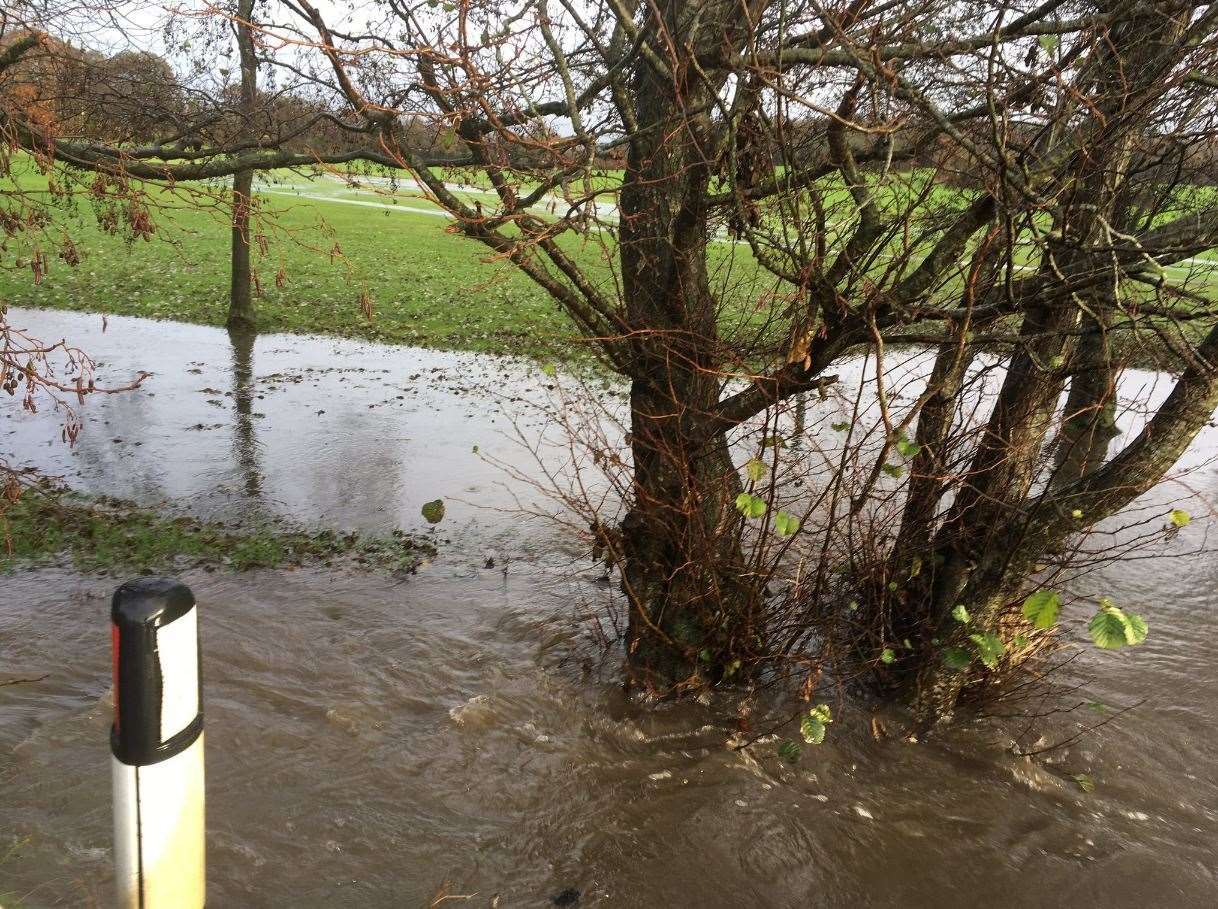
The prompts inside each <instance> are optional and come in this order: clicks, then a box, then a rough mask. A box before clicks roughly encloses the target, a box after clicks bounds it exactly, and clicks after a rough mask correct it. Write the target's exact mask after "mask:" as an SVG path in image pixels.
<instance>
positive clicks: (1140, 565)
mask: <svg viewBox="0 0 1218 909" xmlns="http://www.w3.org/2000/svg"><path fill="white" fill-rule="evenodd" d="M10 317H11V318H12V320H13V321H14V322H15V323H16V324H19V325H24V326H26V327H29V328H30V329H32V330H33V331H34V332H36V333H37V334H39V335H41V336H42V337H44V338H56V337H59V336H67V337H69V338H70V339H72V340H74V341H76V342H77V343H79V344H80V345H81V346H82V347H84V348H85V349H87V350H89V351H90V352H91V353H93V354H95V355H96V356H97V357H98V358H99V359H100V360H101V361H102V362H103V366H102V368H101V373H102V374H104V376H105V377H106V378H108V379H110V380H112V381H117V380H119V379H121V378H122V377H123V376H125V375H127V374H128V373H130V372H131V371H132V370H134V369H136V368H140V369H148V370H150V371H152V372H153V373H154V375H153V376H152V378H151V379H150V380H149V381H148V382H147V383H146V385H145V387H144V389H143V390H141V391H139V392H137V393H134V394H130V395H121V396H115V397H111V398H94V399H92V400H91V401H90V402H89V404H88V406H87V408H86V415H87V424H86V429H85V432H84V434H83V436H82V438H81V440H80V442H79V443H78V444H77V446H76V448H75V449H74V450H73V451H72V452H69V451H68V450H67V449H65V448H64V447H63V446H62V445H61V444H59V442H58V431H57V427H56V423H55V420H54V417H53V415H49V414H43V415H39V416H37V417H33V418H31V417H28V416H14V415H10V414H11V413H12V411H11V409H10V410H7V411H5V413H4V414H2V415H0V453H3V454H4V455H5V456H7V457H10V458H11V459H14V460H17V461H21V462H25V463H29V464H33V465H37V466H39V467H41V468H43V469H45V470H50V471H52V472H57V473H61V474H63V475H65V477H66V478H67V479H68V480H69V482H71V483H72V484H73V485H76V486H78V487H80V488H84V489H89V490H92V491H95V492H107V493H110V494H114V495H118V496H122V497H126V498H132V499H136V500H138V501H141V502H145V503H149V504H157V503H162V502H164V503H167V507H170V508H177V509H184V510H187V511H189V512H191V513H194V514H198V515H201V516H207V517H214V518H219V519H225V520H227V519H232V518H238V517H240V518H243V519H247V520H248V519H251V518H252V519H258V518H260V517H270V516H286V517H291V518H293V519H295V520H299V521H303V522H306V523H311V524H320V525H327V526H337V527H350V528H361V529H377V530H383V529H386V528H389V527H396V526H400V527H403V528H405V529H415V530H421V529H423V528H422V527H420V525H421V524H422V523H423V522H422V519H421V518H420V517H419V506H420V505H421V504H422V503H423V502H425V501H428V500H429V499H433V498H436V497H438V496H442V497H444V498H445V499H446V501H447V502H448V516H447V517H446V519H445V522H444V523H443V524H442V525H441V527H442V528H443V529H442V531H440V533H439V536H440V537H441V539H442V540H447V541H448V542H447V543H446V544H445V545H443V546H442V547H441V554H440V556H439V557H438V558H437V559H436V560H435V561H434V562H432V563H431V564H429V565H427V566H426V567H424V568H423V569H422V570H421V571H420V572H419V573H418V574H417V575H415V576H411V577H406V578H403V577H392V576H385V575H369V574H361V573H357V572H354V571H350V570H346V569H343V570H337V571H325V570H320V569H301V570H296V571H260V572H252V573H248V574H243V575H235V574H231V573H227V572H225V571H222V570H221V571H215V572H208V571H202V570H198V569H192V570H188V571H186V572H184V574H183V579H184V580H185V581H186V582H187V583H188V584H190V585H191V587H192V588H193V589H194V591H195V593H196V596H197V597H198V599H199V601H200V603H201V615H202V619H201V620H202V623H203V624H202V629H203V647H204V660H205V673H206V710H207V724H208V725H207V729H208V733H207V746H208V754H207V772H208V824H209V832H208V839H209V854H208V861H209V867H208V878H209V888H210V889H209V895H210V899H209V905H211V906H216V907H228V906H234V907H256V906H377V907H379V906H386V907H388V906H425V905H428V904H429V903H431V901H432V900H433V898H435V896H436V895H437V894H438V893H440V892H442V891H443V888H445V887H447V891H446V892H447V893H449V894H452V895H462V896H470V895H472V896H470V898H469V899H454V900H449V901H447V902H445V903H440V905H472V906H486V905H488V904H490V903H491V901H492V899H493V898H494V896H495V895H496V894H498V895H499V896H500V902H499V905H501V906H544V905H549V904H551V900H552V899H553V897H555V896H556V895H558V894H560V893H564V892H566V894H567V896H568V897H569V896H570V892H571V891H578V893H579V905H584V906H593V905H604V906H648V907H650V906H680V907H686V906H688V907H719V906H767V907H768V906H775V907H780V906H781V907H785V906H791V907H795V906H809V905H811V906H843V907H846V906H851V907H853V906H897V905H900V906H923V905H925V906H976V905H995V906H1047V905H1072V906H1120V907H1124V906H1129V907H1135V906H1136V907H1141V906H1159V905H1179V906H1209V905H1214V904H1215V902H1218V880H1216V879H1215V875H1216V873H1218V867H1216V864H1218V863H1216V859H1215V847H1216V845H1218V758H1216V757H1215V749H1216V748H1218V669H1216V668H1215V667H1216V666H1218V636H1216V635H1214V634H1213V633H1212V631H1211V629H1212V628H1213V623H1214V621H1215V618H1214V617H1215V614H1216V608H1218V563H1216V562H1215V560H1214V559H1213V557H1212V555H1209V554H1207V555H1202V556H1194V557H1188V558H1183V557H1179V553H1181V552H1184V551H1187V550H1190V549H1197V548H1199V547H1201V546H1202V544H1203V543H1204V540H1205V535H1206V532H1207V526H1206V525H1207V522H1206V521H1204V520H1202V519H1201V518H1200V517H1198V518H1197V519H1196V520H1195V521H1194V522H1193V524H1192V525H1190V527H1189V528H1187V529H1186V530H1185V532H1184V533H1183V534H1181V537H1180V539H1178V540H1176V541H1175V542H1174V543H1172V544H1170V545H1169V546H1168V547H1166V548H1163V549H1161V550H1159V551H1161V553H1162V556H1161V557H1159V558H1155V559H1146V560H1138V561H1130V562H1126V563H1124V564H1121V565H1116V566H1111V567H1109V568H1108V569H1106V570H1105V571H1104V572H1103V573H1102V574H1101V575H1100V576H1097V577H1093V578H1092V579H1090V580H1089V581H1088V583H1090V584H1093V585H1095V587H1096V589H1102V590H1103V591H1105V592H1107V593H1109V594H1110V595H1112V596H1114V598H1116V599H1117V600H1118V601H1120V602H1122V603H1128V604H1130V605H1133V604H1137V605H1138V606H1139V607H1140V609H1139V611H1144V612H1145V613H1147V614H1148V617H1149V618H1150V619H1151V627H1152V634H1151V637H1150V639H1149V640H1148V641H1147V643H1146V644H1145V645H1144V646H1142V647H1140V648H1137V649H1136V650H1131V651H1130V652H1128V653H1120V654H1116V655H1102V656H1100V655H1094V654H1093V653H1092V652H1090V651H1084V653H1083V654H1082V656H1081V657H1080V658H1079V660H1077V661H1076V664H1075V666H1074V668H1073V670H1072V672H1073V675H1072V678H1076V679H1077V682H1078V683H1079V684H1082V685H1083V688H1082V689H1080V691H1079V692H1078V694H1077V696H1075V697H1074V698H1073V701H1093V700H1097V701H1103V702H1105V703H1110V704H1114V705H1127V704H1131V703H1134V702H1137V701H1138V700H1140V699H1142V698H1145V699H1146V701H1145V703H1144V704H1142V705H1141V706H1140V707H1138V708H1137V709H1136V710H1134V711H1132V712H1130V713H1129V714H1126V715H1125V716H1123V717H1122V718H1121V719H1120V720H1119V721H1117V722H1114V723H1111V724H1109V725H1107V726H1105V727H1103V728H1102V729H1100V730H1099V731H1098V732H1096V733H1095V734H1093V735H1091V736H1088V737H1086V738H1084V739H1082V740H1081V741H1079V742H1078V743H1075V744H1072V745H1069V746H1066V747H1064V748H1060V749H1056V750H1053V751H1051V752H1049V753H1047V754H1045V755H1044V756H1042V757H1038V758H1034V759H1033V758H1026V757H1017V756H1015V755H1014V754H1013V753H1012V752H1011V750H1010V748H1009V745H1010V741H1011V738H1012V737H1013V736H1015V735H1019V734H1020V733H1021V731H1022V729H1023V726H1024V723H1023V722H1019V723H1016V722H1015V721H1010V720H1007V721H998V720H990V721H985V722H980V721H978V722H974V723H972V724H969V725H965V726H963V727H961V728H958V729H956V730H953V731H952V732H951V733H950V734H949V735H946V736H944V737H941V738H938V739H936V740H932V741H931V742H929V743H924V744H921V745H909V744H906V743H905V742H903V741H901V740H900V738H899V737H895V736H894V737H889V738H884V739H881V740H878V741H877V740H876V739H874V738H873V737H872V735H871V732H870V723H869V711H867V710H865V709H864V708H863V707H862V706H861V705H852V704H850V703H844V704H841V705H840V706H839V708H838V711H837V713H838V722H837V723H835V724H834V727H833V734H832V735H831V736H830V738H829V740H828V742H827V743H826V744H825V745H823V746H821V747H820V748H816V749H805V753H804V757H803V759H802V761H801V762H800V764H799V765H797V766H795V767H791V766H787V765H785V764H783V763H781V762H780V761H778V760H777V759H776V757H775V755H774V747H773V745H772V744H770V745H768V746H767V745H764V744H762V745H758V746H756V747H753V748H750V749H747V750H745V751H737V750H733V749H731V748H729V747H727V746H726V742H727V740H728V739H729V737H730V735H731V733H732V730H733V729H734V727H735V719H734V713H733V704H732V703H731V702H730V701H729V699H728V698H727V696H726V695H725V696H720V697H719V698H718V699H717V700H714V701H712V702H711V703H709V704H681V705H678V706H675V707H668V708H666V709H661V710H656V711H644V710H641V709H640V708H638V707H637V706H635V705H633V704H630V703H627V702H625V701H623V699H622V698H621V697H620V694H619V692H618V689H617V688H616V687H615V686H614V685H613V684H612V679H611V673H609V672H605V673H601V672H598V671H596V669H595V668H592V669H591V670H590V669H589V667H588V666H586V665H580V664H579V661H578V660H577V661H564V660H563V659H562V658H561V655H562V654H564V653H567V652H569V651H570V647H569V646H568V645H569V644H570V641H569V638H568V636H569V635H570V634H571V632H570V631H569V630H568V629H569V627H570V626H569V624H568V623H565V622H564V621H563V620H562V619H563V616H564V614H565V613H566V612H567V611H568V610H569V609H571V608H573V607H574V606H576V605H578V604H580V603H586V602H589V601H593V600H595V599H596V598H597V597H600V596H604V595H605V594H604V590H605V589H604V588H603V587H600V586H598V584H597V578H596V575H597V572H596V571H594V570H593V569H592V567H591V566H589V565H588V564H587V563H586V562H581V561H579V559H578V553H574V552H570V551H568V550H567V548H566V542H565V540H564V535H563V534H562V532H561V531H560V530H558V529H556V528H554V527H553V526H551V525H547V524H544V523H538V522H526V521H522V520H521V519H520V517H519V515H518V514H517V513H515V512H514V511H513V510H512V509H513V508H514V507H515V506H516V504H517V500H518V497H521V498H522V499H523V501H524V502H525V503H526V504H529V503H535V504H538V505H539V507H541V508H543V509H544V508H545V507H548V506H546V505H545V504H544V502H542V501H541V500H540V499H539V498H537V497H536V494H535V493H534V491H533V490H532V489H530V488H528V487H527V486H524V485H523V484H520V483H518V482H513V481H509V479H508V477H507V476H506V475H505V474H504V472H503V470H502V469H501V468H499V467H496V466H494V465H493V464H489V463H487V461H486V460H485V459H484V457H482V456H485V455H490V456H491V457H492V458H498V459H501V460H505V461H508V462H509V463H511V464H514V465H516V466H517V467H518V468H520V469H521V470H523V471H526V472H527V470H528V469H529V467H530V463H531V462H530V460H529V458H528V457H526V456H524V454H523V452H522V450H521V449H520V448H519V446H517V445H515V444H514V443H512V442H511V440H510V438H509V437H508V436H510V434H511V432H512V431H513V428H514V427H517V426H518V427H519V428H520V429H521V430H522V431H523V432H524V434H525V435H526V437H530V438H536V437H537V436H539V435H544V434H545V432H546V426H545V425H544V422H543V421H542V418H541V417H540V416H539V415H538V414H537V413H536V412H533V411H530V410H527V409H524V408H517V407H514V406H513V405H514V404H515V403H518V401H517V402H514V401H513V400H512V399H513V398H516V399H525V398H529V397H530V396H534V395H536V394H539V393H544V391H545V389H544V388H543V387H542V386H544V385H545V384H546V382H547V381H548V380H547V378H546V377H545V376H544V375H539V374H538V373H537V370H536V369H535V368H530V367H527V366H524V365H520V364H513V363H511V362H507V361H499V360H495V359H492V358H484V357H476V356H472V355H467V354H445V353H436V352H432V351H424V350H417V349H411V348H386V347H379V346H375V345H368V344H361V343H358V342H351V341H341V340H334V339H321V338H302V337H290V336H283V335H275V336H266V337H262V338H259V339H258V340H257V342H256V344H254V345H253V346H252V347H251V346H241V345H238V346H237V347H236V348H234V346H233V345H232V344H231V343H230V340H229V338H228V336H227V335H226V334H225V333H223V332H220V331H216V330H213V329H207V328H200V327H194V326H183V325H177V324H171V323H152V322H145V321H141V320H134V319H118V318H112V319H110V320H109V323H108V328H107V330H106V331H105V332H104V333H103V332H102V330H101V329H102V323H101V320H100V318H99V317H93V316H81V315H77V314H63V313H50V312H29V311H14V312H12V313H11V314H10ZM1144 378H1145V380H1146V381H1151V380H1152V379H1153V377H1144ZM501 430H502V431H503V433H504V434H502V435H501V434H500V431H501ZM1214 444H1215V437H1214V434H1213V433H1212V432H1211V433H1209V434H1207V436H1206V437H1203V439H1202V440H1201V441H1200V442H1199V443H1198V446H1197V451H1196V452H1195V453H1194V454H1193V455H1192V457H1193V458H1194V460H1196V461H1197V462H1198V463H1200V462H1201V461H1202V460H1203V459H1204V457H1205V453H1206V452H1207V451H1212V446H1213V445H1214ZM475 445H477V446H478V447H479V454H475V453H474V450H473V449H474V446H475ZM480 455H482V456H480ZM1189 485H1190V487H1191V489H1192V491H1194V492H1196V493H1199V494H1201V495H1203V496H1206V497H1209V496H1210V495H1211V494H1212V493H1214V492H1215V491H1218V477H1216V475H1215V471H1214V469H1213V468H1212V467H1209V466H1202V467H1200V468H1198V470H1197V471H1196V472H1194V473H1193V474H1192V475H1190V477H1189ZM1198 512H1199V510H1198ZM488 553H489V554H490V555H491V556H492V557H493V558H494V559H495V567H494V568H492V569H488V568H485V567H484V565H485V560H486V558H487V556H488ZM505 569H506V570H505ZM113 586H114V581H113V580H112V579H107V578H100V577H90V576H86V575H81V574H80V573H78V572H75V571H72V570H69V569H63V568H53V569H52V568H47V569H38V570H28V571H22V572H19V573H17V574H15V575H13V576H9V577H5V578H2V579H0V681H2V680H4V679H9V678H14V677H30V676H40V675H42V674H44V673H45V674H46V675H47V677H46V679H45V680H43V681H40V682H36V683H27V684H21V685H12V686H4V687H0V894H4V896H0V903H4V905H8V902H9V901H13V902H14V903H15V904H17V905H26V906H53V905H65V906H79V905H90V904H100V905H105V904H106V902H107V898H108V896H107V894H108V891H107V887H108V884H109V873H110V872H109V847H110V805H109V797H110V796H109V792H110V790H109V786H110V781H109V765H108V760H109V757H108V747H107V728H108V724H109V702H108V697H109V695H108V689H109V652H108V630H107V627H106V625H107V611H108V597H109V594H110V593H111V592H112V589H113ZM1073 701H1071V700H1070V699H1067V703H1073ZM775 706H776V709H777V705H775ZM1082 714H1086V716H1082ZM1095 720H1096V717H1095V715H1094V714H1091V713H1089V712H1088V711H1086V710H1083V711H1078V712H1075V713H1071V714H1067V715H1064V716H1053V717H1048V718H1046V719H1043V720H1039V721H1037V730H1038V733H1037V734H1040V735H1043V736H1044V741H1045V744H1052V743H1053V742H1056V741H1058V740H1060V739H1064V738H1067V737H1069V736H1071V735H1072V734H1073V733H1074V732H1075V731H1077V729H1078V724H1079V723H1080V722H1082V723H1088V724H1090V723H1093V722H1095ZM890 723H891V724H892V725H894V726H897V725H899V718H890ZM1084 773H1085V774H1088V775H1089V776H1091V777H1092V778H1093V779H1094V780H1095V784H1096V785H1095V791H1094V792H1091V793H1086V792H1083V791H1082V790H1081V789H1080V787H1079V786H1078V785H1077V784H1076V782H1075V777H1076V775H1078V774H1084ZM14 897H16V898H17V899H18V900H20V902H17V900H14Z"/></svg>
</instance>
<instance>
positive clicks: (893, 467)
mask: <svg viewBox="0 0 1218 909" xmlns="http://www.w3.org/2000/svg"><path fill="white" fill-rule="evenodd" d="M880 470H882V471H884V473H886V474H888V476H890V477H892V478H893V479H894V480H899V479H900V478H901V475H902V474H904V473H905V468H904V467H902V466H901V465H900V464H881V465H880Z"/></svg>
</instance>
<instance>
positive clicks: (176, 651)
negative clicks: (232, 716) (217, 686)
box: [110, 578, 206, 909]
mask: <svg viewBox="0 0 1218 909" xmlns="http://www.w3.org/2000/svg"><path fill="white" fill-rule="evenodd" d="M110 622H111V638H112V643H113V660H114V662H113V666H114V725H113V726H112V727H111V729H110V753H111V755H112V757H111V761H110V763H111V767H112V770H113V778H112V779H113V791H114V876H115V884H116V887H117V897H118V898H117V905H118V906H120V907H122V909H170V907H172V909H196V907H201V906H203V905H204V902H205V886H206V885H205V877H204V850H205V840H204V822H203V818H204V812H203V687H202V682H201V680H200V674H199V662H200V660H199V620H198V609H197V608H196V606H195V598H194V594H192V593H191V592H190V588H189V587H187V586H186V585H184V584H180V583H178V582H177V581H174V580H172V579H169V578H140V579H138V580H135V581H128V582H127V583H126V584H123V585H122V586H121V587H119V588H118V590H116V591H115V592H114V599H113V600H112V601H111V604H110Z"/></svg>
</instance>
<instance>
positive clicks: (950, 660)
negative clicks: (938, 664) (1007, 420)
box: [943, 647, 973, 672]
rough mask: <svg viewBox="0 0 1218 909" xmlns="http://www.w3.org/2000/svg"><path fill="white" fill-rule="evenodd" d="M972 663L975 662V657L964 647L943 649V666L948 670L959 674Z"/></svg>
mask: <svg viewBox="0 0 1218 909" xmlns="http://www.w3.org/2000/svg"><path fill="white" fill-rule="evenodd" d="M971 662H973V655H972V654H971V653H969V652H968V651H967V650H965V649H964V648H963V647H945V648H943V665H944V666H946V667H947V668H948V669H954V670H956V671H957V672H959V671H960V670H961V669H967V668H968V664H969V663H971Z"/></svg>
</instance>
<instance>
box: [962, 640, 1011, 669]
mask: <svg viewBox="0 0 1218 909" xmlns="http://www.w3.org/2000/svg"><path fill="white" fill-rule="evenodd" d="M968 639H969V640H970V641H972V642H973V643H974V644H976V645H977V656H978V657H980V659H981V662H982V663H984V664H985V667H986V668H987V669H997V668H998V661H999V660H1000V659H1002V655H1003V654H1004V653H1005V652H1006V649H1007V648H1006V645H1005V644H1003V643H1002V638H1000V637H998V635H996V634H992V633H990V632H988V631H987V632H985V633H984V634H970V635H969V636H968Z"/></svg>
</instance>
